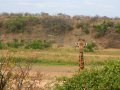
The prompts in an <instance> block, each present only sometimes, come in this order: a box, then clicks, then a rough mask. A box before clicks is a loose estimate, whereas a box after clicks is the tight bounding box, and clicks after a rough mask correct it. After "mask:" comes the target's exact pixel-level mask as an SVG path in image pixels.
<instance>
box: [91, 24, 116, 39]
mask: <svg viewBox="0 0 120 90" xmlns="http://www.w3.org/2000/svg"><path fill="white" fill-rule="evenodd" d="M113 26H114V24H113V23H112V22H103V23H102V24H100V25H96V26H93V27H94V29H95V31H96V38H99V37H101V36H104V35H105V33H106V31H107V29H108V28H109V27H113Z"/></svg>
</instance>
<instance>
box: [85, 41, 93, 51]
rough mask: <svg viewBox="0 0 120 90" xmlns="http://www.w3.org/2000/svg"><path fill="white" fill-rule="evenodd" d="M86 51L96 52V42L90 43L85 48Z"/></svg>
mask: <svg viewBox="0 0 120 90" xmlns="http://www.w3.org/2000/svg"><path fill="white" fill-rule="evenodd" d="M84 51H85V52H94V44H93V43H88V44H87V46H86V47H85V48H84Z"/></svg>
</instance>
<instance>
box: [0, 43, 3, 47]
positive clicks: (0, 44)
mask: <svg viewBox="0 0 120 90" xmlns="http://www.w3.org/2000/svg"><path fill="white" fill-rule="evenodd" d="M0 49H3V44H2V42H1V41H0Z"/></svg>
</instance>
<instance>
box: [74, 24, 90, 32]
mask: <svg viewBox="0 0 120 90" xmlns="http://www.w3.org/2000/svg"><path fill="white" fill-rule="evenodd" d="M76 27H77V28H78V29H79V28H81V29H82V30H83V32H85V33H86V34H89V24H88V23H79V24H77V25H76Z"/></svg>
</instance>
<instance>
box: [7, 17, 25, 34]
mask: <svg viewBox="0 0 120 90" xmlns="http://www.w3.org/2000/svg"><path fill="white" fill-rule="evenodd" d="M6 28H7V32H8V33H11V32H12V33H22V32H23V31H24V28H25V18H23V17H16V18H10V19H9V20H8V21H7V22H6Z"/></svg>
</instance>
